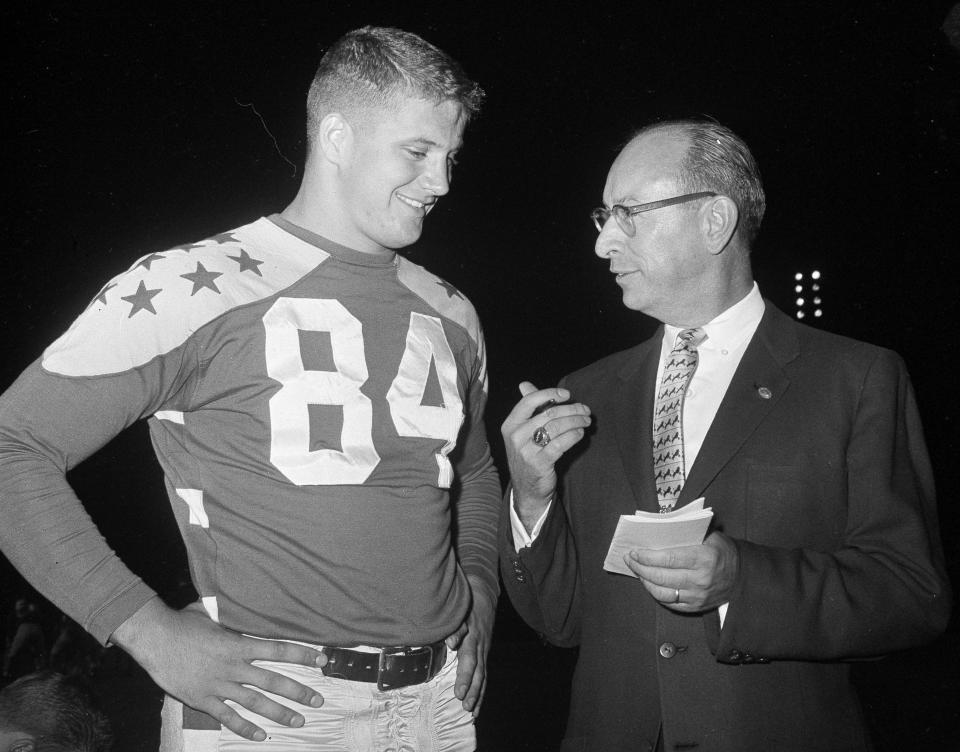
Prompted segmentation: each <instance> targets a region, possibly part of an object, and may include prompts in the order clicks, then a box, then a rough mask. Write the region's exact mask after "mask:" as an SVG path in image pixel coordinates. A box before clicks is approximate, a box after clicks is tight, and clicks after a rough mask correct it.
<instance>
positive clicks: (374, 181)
mask: <svg viewBox="0 0 960 752" xmlns="http://www.w3.org/2000/svg"><path fill="white" fill-rule="evenodd" d="M463 128H464V121H463V117H462V108H461V106H460V104H459V103H457V102H454V101H450V100H448V101H445V102H442V103H441V104H439V105H438V104H436V103H435V102H432V101H427V100H423V99H402V100H400V102H399V103H398V105H397V106H396V107H394V108H390V109H389V110H383V111H381V112H380V114H379V116H378V117H376V118H374V119H372V120H371V121H369V122H367V123H366V124H365V126H364V127H361V128H356V129H354V131H353V141H352V146H351V151H350V158H349V160H348V161H347V162H346V163H345V164H344V165H343V166H342V172H341V184H340V185H341V188H342V190H343V193H344V195H343V199H344V211H345V213H346V215H347V216H346V217H345V219H346V223H345V224H346V227H345V228H344V229H345V230H346V231H347V233H348V235H349V237H348V238H345V241H344V242H345V244H346V245H349V246H351V247H353V248H356V250H358V251H365V252H368V253H369V252H374V253H375V252H380V251H383V250H385V249H396V248H403V247H404V246H408V245H410V244H411V243H414V242H416V241H417V240H418V239H419V237H420V233H421V232H422V230H423V221H424V218H425V217H426V216H427V214H429V213H430V211H431V210H432V209H433V207H434V206H435V205H436V203H437V201H438V200H439V198H440V197H441V196H443V195H445V194H446V193H447V192H448V191H449V190H450V178H451V170H452V167H453V164H454V155H455V154H456V152H457V150H458V149H459V148H460V144H461V140H462V136H463Z"/></svg>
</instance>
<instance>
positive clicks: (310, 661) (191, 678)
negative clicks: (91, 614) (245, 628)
mask: <svg viewBox="0 0 960 752" xmlns="http://www.w3.org/2000/svg"><path fill="white" fill-rule="evenodd" d="M111 641H112V642H114V643H116V644H118V645H120V646H121V647H122V648H123V649H124V650H126V651H127V652H128V653H130V655H131V656H132V657H133V658H134V659H135V660H136V661H137V662H138V663H139V664H140V665H141V666H143V668H144V669H145V670H146V671H147V672H148V673H149V674H150V676H151V677H152V678H153V680H154V681H155V682H156V683H157V684H158V685H159V686H160V687H161V688H162V689H163V690H164V691H165V692H167V693H168V694H170V695H172V696H173V697H176V698H177V699H178V700H180V701H182V702H184V703H185V704H187V705H189V706H190V707H192V708H196V709H197V710H200V711H203V712H204V713H207V714H208V715H211V716H213V717H214V718H216V719H217V720H218V721H220V723H221V724H222V725H223V726H225V727H227V728H228V729H230V730H231V731H233V732H234V733H235V734H238V735H239V736H242V737H244V738H246V739H250V740H252V741H263V740H264V739H266V733H265V732H264V730H263V729H261V728H260V727H259V726H257V725H256V724H254V723H251V722H250V721H248V720H246V719H245V718H243V717H242V716H241V715H240V714H239V713H237V712H236V711H235V710H234V709H233V708H231V707H230V706H229V705H228V704H227V702H226V701H227V700H232V701H233V702H235V703H237V704H238V705H240V706H242V707H244V708H246V709H247V710H250V711H252V712H253V713H256V714H257V715H261V716H263V717H265V718H269V719H270V720H272V721H275V722H276V723H281V724H284V725H286V726H292V727H300V726H302V725H303V724H304V717H303V716H302V715H301V714H300V713H298V712H296V711H295V710H292V709H291V708H288V707H286V706H284V705H281V704H280V703H278V702H275V701H274V700H272V699H270V698H269V697H267V696H266V695H264V694H263V692H264V691H265V692H269V693H271V694H274V695H279V696H280V697H284V698H286V699H288V700H292V701H294V702H297V703H300V704H303V705H309V706H311V707H319V706H320V705H322V704H323V697H322V696H321V695H320V694H319V693H317V692H315V691H314V690H312V689H310V688H309V687H306V686H304V685H303V684H300V683H299V682H297V681H294V680H293V679H290V678H289V677H286V676H282V675H281V674H278V673H276V672H274V671H270V670H268V669H265V668H261V667H259V666H254V665H253V661H278V662H282V663H294V664H299V665H303V666H312V667H320V666H323V665H324V664H326V662H327V659H326V656H325V655H323V653H321V652H320V651H318V650H314V649H313V648H309V647H307V646H305V645H297V644H295V643H290V642H281V641H276V640H260V639H255V638H252V637H245V636H243V635H240V634H237V633H235V632H231V631H230V630H227V629H225V628H223V627H221V626H219V625H218V624H216V623H214V622H213V621H212V620H211V619H210V617H209V616H208V615H207V614H206V613H205V612H204V611H203V609H202V607H199V606H196V607H195V606H188V607H187V608H185V609H184V610H182V611H175V610H173V609H171V608H168V607H167V606H165V605H164V604H163V602H162V601H160V599H159V598H154V599H153V600H151V601H149V602H148V603H147V604H146V605H144V606H143V607H142V608H141V609H140V610H139V611H137V612H136V613H135V614H134V615H133V616H131V617H130V618H129V619H127V621H125V622H124V623H123V624H121V625H120V627H119V628H118V629H117V630H116V632H114V634H113V636H112V637H111ZM261 690H262V691H261Z"/></svg>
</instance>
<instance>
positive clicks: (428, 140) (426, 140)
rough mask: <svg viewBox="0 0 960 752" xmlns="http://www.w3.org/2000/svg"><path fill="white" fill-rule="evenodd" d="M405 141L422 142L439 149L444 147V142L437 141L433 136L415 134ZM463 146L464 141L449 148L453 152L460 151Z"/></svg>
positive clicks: (409, 142)
mask: <svg viewBox="0 0 960 752" xmlns="http://www.w3.org/2000/svg"><path fill="white" fill-rule="evenodd" d="M404 143H408V144H420V145H422V146H432V147H435V148H437V149H440V148H442V144H439V143H437V142H436V141H434V140H433V139H432V138H428V137H427V136H414V137H412V138H407V139H404ZM462 146H463V143H462V142H460V143H458V144H455V145H454V146H453V147H452V148H451V149H449V151H451V152H455V151H460V148H461V147H462Z"/></svg>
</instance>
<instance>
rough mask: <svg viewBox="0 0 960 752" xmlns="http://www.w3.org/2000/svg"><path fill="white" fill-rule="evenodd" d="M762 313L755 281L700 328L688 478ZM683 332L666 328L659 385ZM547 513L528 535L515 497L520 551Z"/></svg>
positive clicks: (690, 404) (687, 441) (687, 415)
mask: <svg viewBox="0 0 960 752" xmlns="http://www.w3.org/2000/svg"><path fill="white" fill-rule="evenodd" d="M763 309H764V304H763V298H762V297H761V295H760V288H759V287H758V286H757V283H756V282H754V283H753V289H752V290H750V292H749V293H747V295H746V296H745V297H744V298H743V299H741V300H740V301H739V302H738V303H735V304H734V305H732V306H731V307H730V308H728V309H727V310H725V311H724V312H723V313H721V314H720V315H719V316H717V317H716V318H714V319H713V320H712V321H710V322H708V323H706V324H704V325H703V326H702V327H701V328H702V329H703V331H704V332H706V335H707V337H706V339H705V340H704V341H703V342H701V343H700V346H699V347H698V348H697V352H698V354H699V362H698V364H697V370H696V371H694V373H693V377H692V378H691V379H690V384H689V386H688V387H687V392H686V396H685V397H684V402H683V455H684V466H685V470H686V474H687V475H689V474H690V468H691V467H693V463H694V462H695V461H696V459H697V455H698V454H699V453H700V447H702V446H703V440H704V438H705V437H706V435H707V431H708V430H709V429H710V425H711V424H712V423H713V419H714V417H716V414H717V410H718V409H719V408H720V403H721V402H722V401H723V397H724V395H725V394H726V393H727V387H729V386H730V382H731V381H732V380H733V374H734V373H735V372H736V370H737V366H739V365H740V360H741V358H743V353H744V352H745V351H746V349H747V345H749V344H750V340H751V339H753V335H754V332H756V331H757V327H758V326H759V325H760V319H761V318H762V317H763ZM682 331H683V327H678V326H672V325H670V324H664V327H663V340H662V342H661V345H660V365H659V366H658V368H657V384H659V383H660V379H661V377H662V375H663V367H664V363H665V362H666V360H667V356H669V355H670V352H671V351H672V350H673V348H674V345H675V344H676V342H677V335H678V334H680V332H682ZM709 504H710V499H707V500H706V505H707V506H709ZM549 512H550V506H547V509H546V510H545V511H544V513H543V515H542V516H541V517H540V519H538V520H537V523H536V524H535V525H534V527H533V530H532V532H530V533H529V534H528V533H527V531H526V528H524V526H523V523H522V522H520V517H519V516H518V515H517V511H516V509H515V508H514V505H513V498H512V496H511V500H510V527H511V530H512V532H513V543H514V545H515V546H516V548H517V551H519V550H520V549H521V548H525V547H526V546H529V545H531V544H532V543H533V541H534V540H536V538H537V536H538V535H539V534H540V530H541V528H542V527H543V522H544V520H545V519H546V517H547V514H548V513H549ZM726 606H727V604H724V605H723V606H721V607H720V619H721V624H722V623H723V617H724V616H726V610H727V609H726Z"/></svg>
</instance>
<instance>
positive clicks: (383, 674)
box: [377, 645, 435, 692]
mask: <svg viewBox="0 0 960 752" xmlns="http://www.w3.org/2000/svg"><path fill="white" fill-rule="evenodd" d="M425 654H426V655H429V656H430V662H429V663H428V664H427V673H426V675H425V676H424V678H423V679H418V678H417V677H416V676H414V675H411V674H407V676H404V677H401V678H399V679H397V681H391V680H392V679H393V678H394V677H395V675H396V670H395V671H394V672H393V673H391V672H390V670H389V668H388V667H387V659H388V658H391V657H393V656H403V657H407V656H419V655H425ZM434 657H435V656H434V654H433V646H431V645H424V646H422V647H419V648H383V649H381V650H380V664H379V666H378V668H377V689H378V690H380V691H381V692H385V691H387V690H390V689H402V688H403V687H409V686H410V685H412V684H422V683H423V682H425V681H428V680H429V678H430V675H431V673H432V672H433V661H434ZM401 672H402V669H401Z"/></svg>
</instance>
